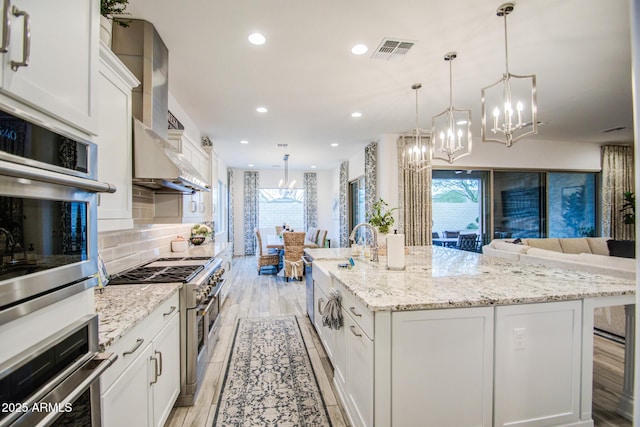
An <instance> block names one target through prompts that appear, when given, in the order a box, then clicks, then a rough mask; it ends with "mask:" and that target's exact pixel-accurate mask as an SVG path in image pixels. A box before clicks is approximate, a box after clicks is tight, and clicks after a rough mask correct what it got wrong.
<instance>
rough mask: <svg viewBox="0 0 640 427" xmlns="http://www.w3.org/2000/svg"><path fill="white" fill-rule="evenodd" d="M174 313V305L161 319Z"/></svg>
mask: <svg viewBox="0 0 640 427" xmlns="http://www.w3.org/2000/svg"><path fill="white" fill-rule="evenodd" d="M174 311H176V306H175V305H172V306H171V310H169V311H168V312H167V313H163V314H162V316H163V317H164V316H168V315H170V314H171V313H173V312H174Z"/></svg>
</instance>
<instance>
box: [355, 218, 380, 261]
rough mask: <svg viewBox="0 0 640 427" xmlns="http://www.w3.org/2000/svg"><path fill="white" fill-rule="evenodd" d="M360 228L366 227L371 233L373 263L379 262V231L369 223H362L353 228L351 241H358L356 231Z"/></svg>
mask: <svg viewBox="0 0 640 427" xmlns="http://www.w3.org/2000/svg"><path fill="white" fill-rule="evenodd" d="M360 227H365V228H367V229H368V230H369V232H370V233H371V261H373V262H378V261H379V259H378V230H376V228H375V227H374V226H373V225H371V224H369V223H368V222H361V223H360V224H358V225H356V226H355V227H353V231H351V235H349V240H350V241H352V242H354V241H355V240H356V231H358V229H359V228H360Z"/></svg>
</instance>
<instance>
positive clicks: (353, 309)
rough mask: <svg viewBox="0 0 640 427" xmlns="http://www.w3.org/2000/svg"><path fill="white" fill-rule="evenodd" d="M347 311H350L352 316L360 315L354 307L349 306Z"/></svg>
mask: <svg viewBox="0 0 640 427" xmlns="http://www.w3.org/2000/svg"><path fill="white" fill-rule="evenodd" d="M349 311H350V312H351V314H353V315H354V316H356V317H362V314H358V313H357V312H356V309H355V307H349Z"/></svg>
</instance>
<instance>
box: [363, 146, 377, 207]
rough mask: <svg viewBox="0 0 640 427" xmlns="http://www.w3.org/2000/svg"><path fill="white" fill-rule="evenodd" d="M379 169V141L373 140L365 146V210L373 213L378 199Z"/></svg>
mask: <svg viewBox="0 0 640 427" xmlns="http://www.w3.org/2000/svg"><path fill="white" fill-rule="evenodd" d="M377 170H378V143H377V142H372V143H370V144H369V145H367V146H366V147H365V148H364V211H365V212H366V213H367V215H368V214H369V213H371V209H372V206H373V204H374V203H375V201H376V191H377Z"/></svg>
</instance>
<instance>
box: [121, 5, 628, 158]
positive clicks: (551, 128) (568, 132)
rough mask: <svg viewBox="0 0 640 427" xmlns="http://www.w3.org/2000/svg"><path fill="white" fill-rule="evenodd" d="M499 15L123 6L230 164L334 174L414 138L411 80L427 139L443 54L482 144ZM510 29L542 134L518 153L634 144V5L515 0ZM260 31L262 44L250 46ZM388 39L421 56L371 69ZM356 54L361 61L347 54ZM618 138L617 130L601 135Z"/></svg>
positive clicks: (499, 58)
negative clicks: (361, 49) (158, 46)
mask: <svg viewBox="0 0 640 427" xmlns="http://www.w3.org/2000/svg"><path fill="white" fill-rule="evenodd" d="M500 4H501V2H500V0H446V1H442V0H396V1H393V2H392V1H388V0H387V1H383V0H340V1H336V0H324V1H321V2H316V1H310V0H259V1H256V0H215V1H209V0H182V1H180V2H176V1H175V0H130V2H129V7H128V9H127V10H128V12H130V13H131V16H132V17H134V18H141V19H146V20H148V21H150V22H152V23H153V24H154V25H155V26H156V28H157V30H158V32H159V33H160V35H161V37H162V38H163V40H164V42H165V44H166V45H167V47H168V48H169V64H170V65H169V90H170V91H171V93H172V95H173V97H174V98H175V99H176V100H177V101H178V102H179V103H180V104H181V106H182V107H183V108H184V109H185V110H186V111H187V113H188V114H189V116H190V118H191V119H192V120H193V121H194V122H195V123H196V124H197V125H198V127H199V128H200V130H201V132H202V134H203V135H207V136H209V137H210V138H211V139H212V141H213V144H214V147H215V148H216V150H217V151H218V152H219V153H220V155H221V156H222V158H223V159H224V160H225V162H226V163H227V165H228V166H230V167H237V168H246V167H247V165H248V164H249V163H252V164H254V165H255V167H256V168H258V169H259V168H263V169H264V168H271V167H272V166H273V165H280V166H281V165H282V164H283V162H282V156H283V154H284V153H285V151H284V150H283V149H280V148H276V144H279V143H286V144H289V146H288V148H287V150H286V152H287V153H290V154H291V158H290V161H289V168H290V169H309V168H310V167H311V165H316V166H317V167H318V169H330V168H334V167H336V166H337V165H338V164H339V162H341V161H343V160H346V159H348V158H349V157H351V156H352V155H354V154H355V153H356V152H357V151H358V150H360V149H361V148H362V147H363V146H364V145H366V144H367V143H369V142H371V141H374V140H376V139H378V138H379V136H380V135H383V134H392V133H403V132H407V131H409V130H410V129H411V128H412V127H414V126H415V94H414V92H413V91H412V89H411V85H412V84H413V83H415V82H421V83H422V85H423V87H422V89H421V90H420V100H419V111H420V114H419V115H420V127H423V128H430V127H431V117H432V116H433V115H436V114H438V113H440V112H441V111H443V110H444V109H445V108H447V107H448V102H449V101H448V98H449V94H448V92H449V69H448V65H447V63H445V61H444V60H443V55H444V54H445V53H446V52H449V51H457V52H458V58H457V59H456V60H455V61H454V63H453V88H454V106H456V107H457V108H470V109H471V110H472V118H473V123H474V126H473V128H472V129H473V133H474V135H476V136H479V135H480V128H479V122H480V117H481V116H480V89H481V87H484V86H487V85H489V84H490V83H493V82H495V81H496V80H498V79H500V78H501V77H502V73H503V72H504V36H503V34H504V27H503V21H502V18H498V17H497V16H496V13H495V12H496V9H497V8H498V6H500ZM508 30H509V66H510V71H511V72H512V73H514V74H536V75H537V85H538V120H540V121H543V122H547V124H546V125H545V126H542V127H540V131H539V134H538V135H536V136H534V137H532V138H531V141H521V142H518V144H520V143H534V142H535V141H534V140H535V139H541V140H549V141H580V142H590V143H602V142H623V143H630V142H631V141H632V140H633V130H632V126H633V121H632V90H631V55H630V35H629V0H519V1H518V2H517V4H516V8H515V11H514V12H513V13H512V14H511V15H509V18H508ZM255 31H259V32H261V33H263V34H264V35H265V36H266V38H267V42H266V44H265V45H263V46H254V45H251V44H249V43H248V41H247V36H248V35H249V34H250V33H252V32H255ZM385 37H394V38H399V39H406V40H413V41H415V42H416V44H415V45H414V47H413V48H412V49H411V50H410V51H409V53H408V54H407V55H406V56H405V57H404V58H403V59H401V60H398V61H384V60H379V59H371V53H372V52H373V51H374V49H375V48H376V46H377V45H378V44H379V43H380V41H381V40H382V39H383V38H385ZM356 43H365V44H367V45H368V46H369V52H368V53H367V54H365V55H362V56H354V55H352V54H351V52H350V50H351V47H352V46H353V45H355V44H356ZM260 105H264V106H266V107H267V108H268V109H269V112H268V113H267V114H262V115H261V114H259V113H257V112H256V111H255V109H256V107H258V106H260ZM354 111H360V112H362V114H363V116H362V117H361V118H359V119H354V118H352V117H351V113H352V112H354ZM178 118H179V117H178ZM616 127H626V130H623V131H618V132H609V133H603V132H602V131H603V130H606V129H611V128H616ZM240 140H248V141H249V144H246V145H241V144H240V142H239V141H240ZM331 143H339V144H340V146H339V147H335V148H333V147H330V144H331ZM476 146H477V144H476Z"/></svg>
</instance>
